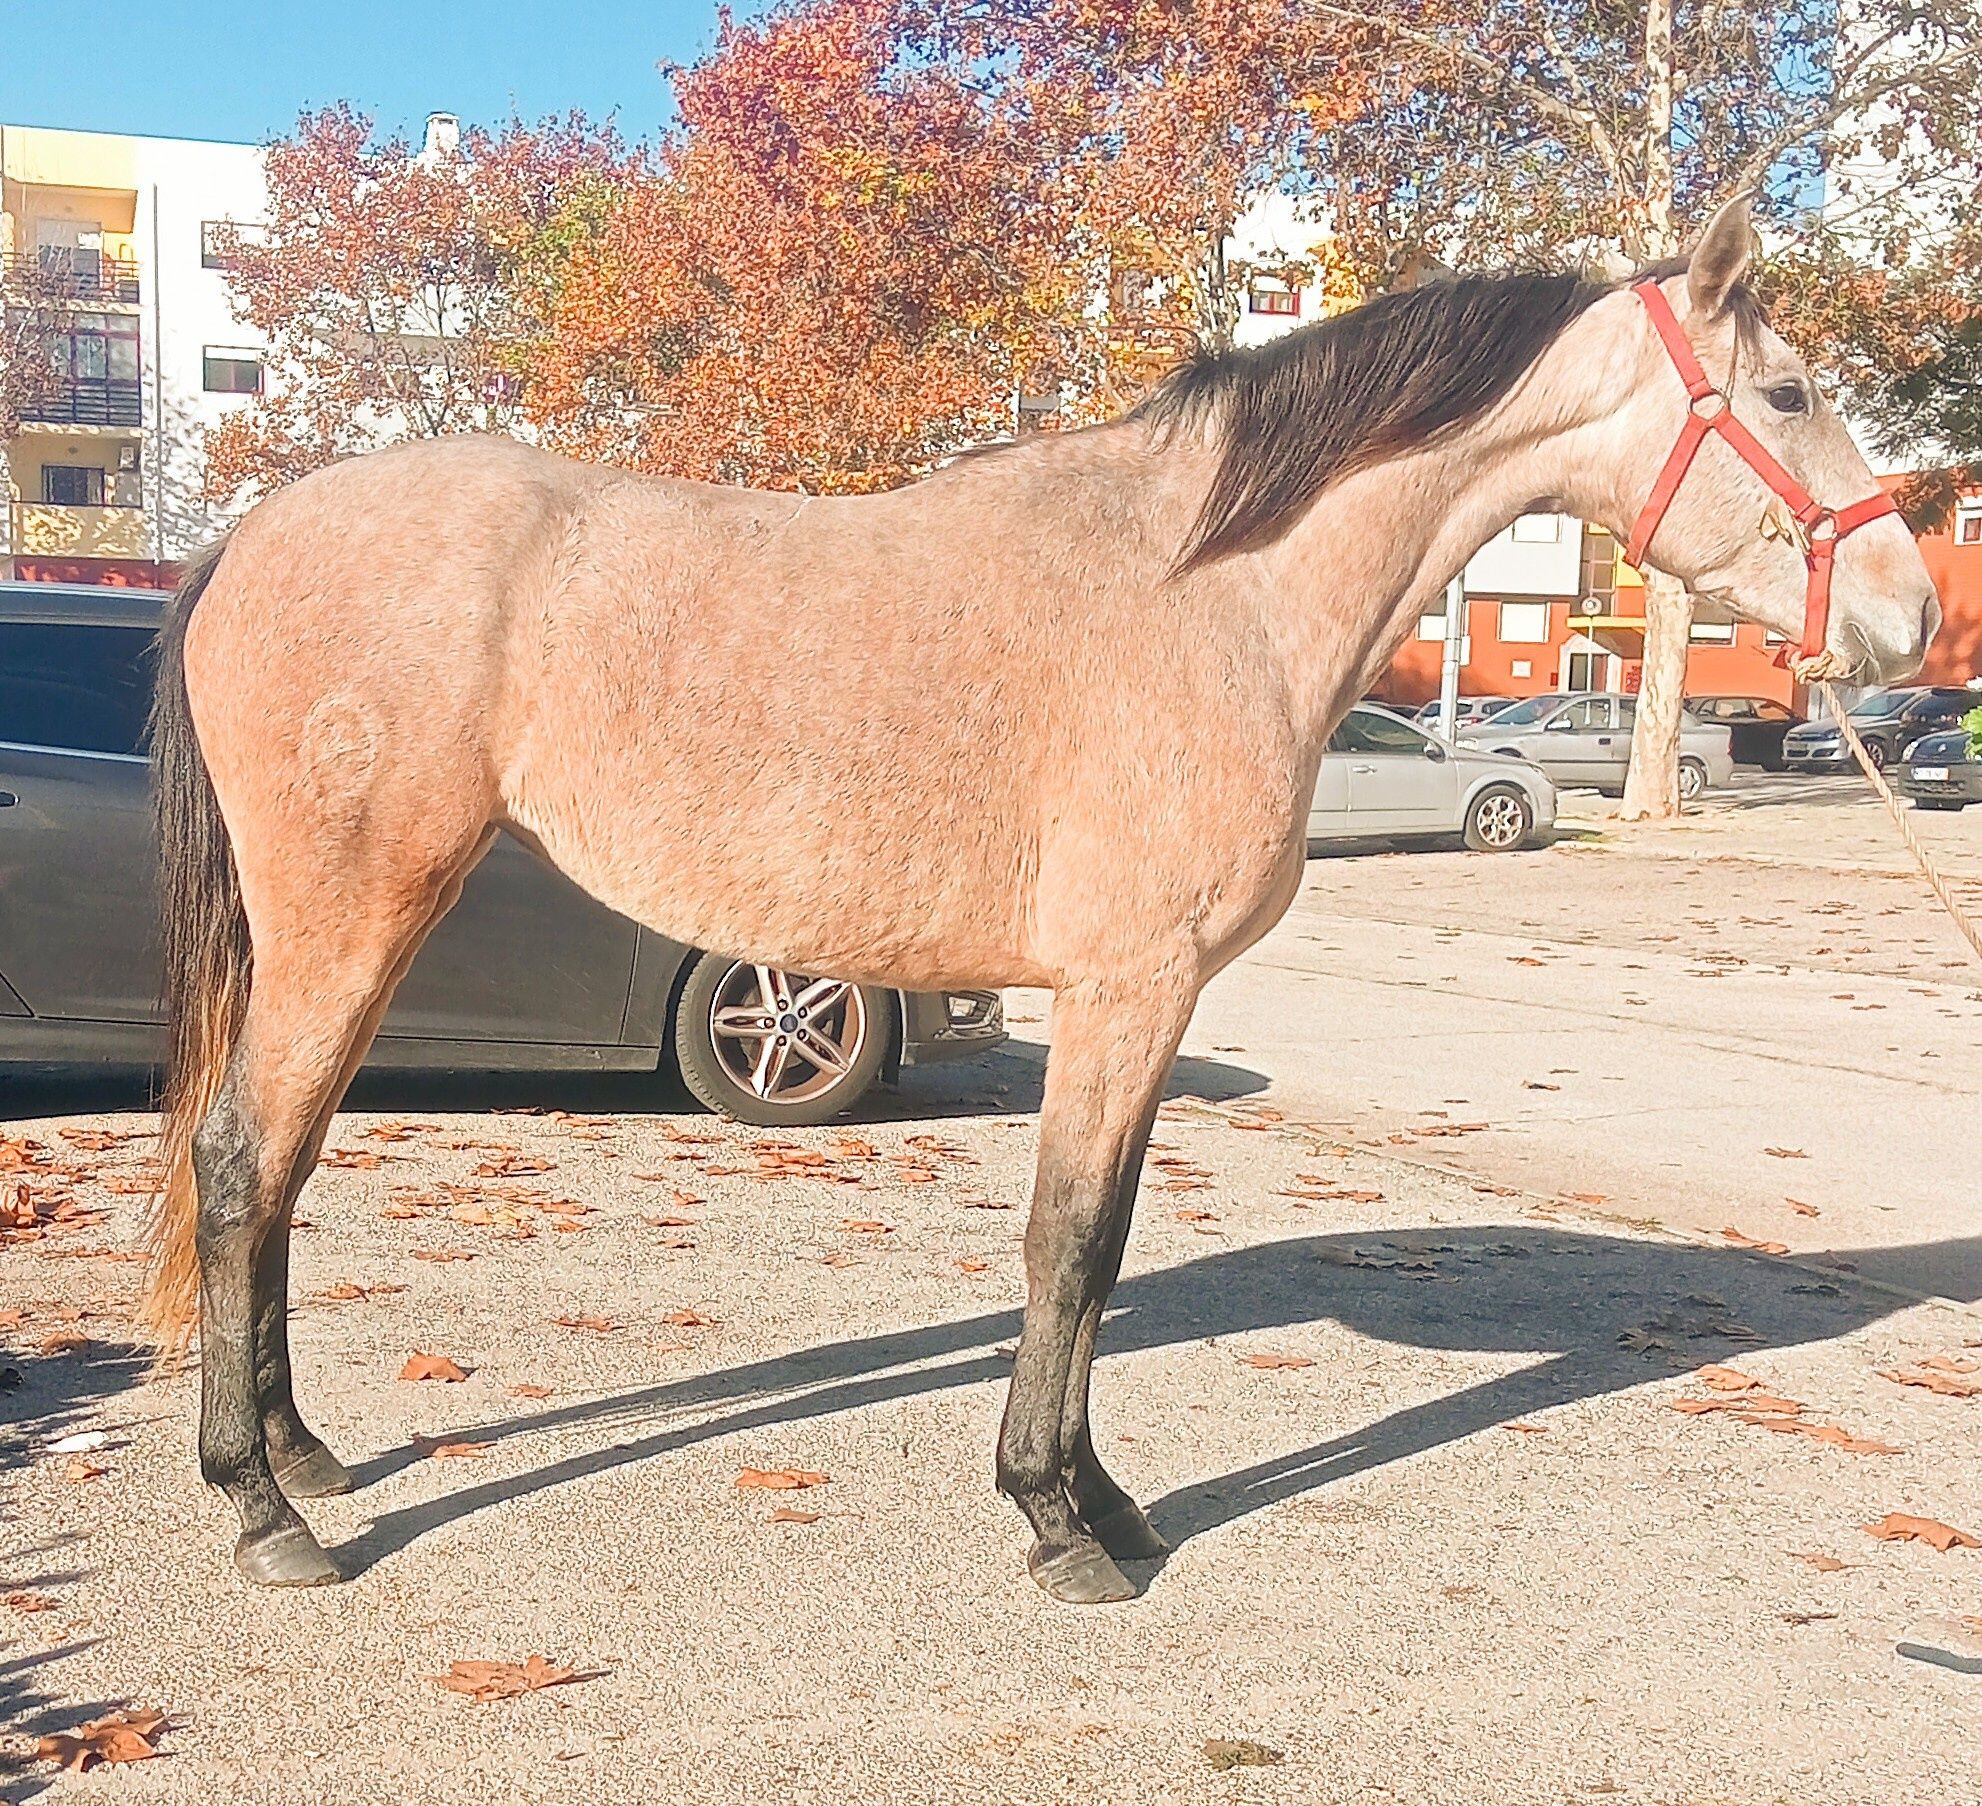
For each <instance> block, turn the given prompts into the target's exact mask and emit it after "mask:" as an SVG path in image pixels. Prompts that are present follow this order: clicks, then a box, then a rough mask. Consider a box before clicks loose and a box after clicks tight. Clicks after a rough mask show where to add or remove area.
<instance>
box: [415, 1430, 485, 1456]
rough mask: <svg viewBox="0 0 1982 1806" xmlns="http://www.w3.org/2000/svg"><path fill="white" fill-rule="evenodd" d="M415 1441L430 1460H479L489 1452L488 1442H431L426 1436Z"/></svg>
mask: <svg viewBox="0 0 1982 1806" xmlns="http://www.w3.org/2000/svg"><path fill="white" fill-rule="evenodd" d="M413 1442H414V1446H415V1447H416V1448H418V1449H419V1451H420V1453H421V1454H422V1455H423V1456H425V1457H426V1459H427V1460H429V1461H477V1460H479V1459H480V1458H481V1457H482V1456H484V1455H486V1454H487V1453H488V1452H489V1445H488V1444H487V1443H486V1442H429V1441H428V1440H427V1439H426V1438H425V1437H424V1436H416V1437H414V1439H413Z"/></svg>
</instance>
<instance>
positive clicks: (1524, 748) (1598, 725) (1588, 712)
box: [1459, 695, 1734, 802]
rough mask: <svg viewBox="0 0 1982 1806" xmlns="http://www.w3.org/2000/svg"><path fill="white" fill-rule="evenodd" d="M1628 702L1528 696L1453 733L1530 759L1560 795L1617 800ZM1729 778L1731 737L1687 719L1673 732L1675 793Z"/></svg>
mask: <svg viewBox="0 0 1982 1806" xmlns="http://www.w3.org/2000/svg"><path fill="white" fill-rule="evenodd" d="M1637 717H1638V699H1637V697H1635V696H1622V695H1608V696H1605V695H1598V696H1530V697H1528V698H1527V700H1526V701H1524V702H1517V703H1516V704H1515V705H1514V706H1513V707H1512V708H1509V709H1502V710H1501V711H1500V713H1499V714H1498V715H1496V716H1494V717H1493V719H1492V720H1491V721H1483V722H1480V723H1479V724H1478V725H1477V726H1474V727H1462V728H1461V729H1460V730H1459V742H1460V744H1461V745H1462V746H1467V747H1472V748H1475V749H1476V750H1478V751H1480V752H1484V753H1493V754H1496V755H1503V756H1505V755H1512V756H1514V757H1517V758H1523V759H1529V760H1532V761H1533V762H1534V763H1535V764H1537V765H1539V766H1540V767H1541V768H1542V770H1544V771H1545V772H1547V773H1548V775H1549V776H1550V777H1551V778H1553V779H1554V780H1555V781H1556V783H1558V784H1560V785H1561V786H1562V787H1563V788H1564V789H1565V790H1574V789H1594V790H1601V791H1602V792H1603V793H1604V795H1606V796H1622V795H1623V794H1624V773H1625V770H1626V768H1627V767H1628V766H1629V765H1630V763H1631V731H1632V728H1633V727H1634V726H1635V725H1636V723H1637ZM1733 775H1734V753H1733V745H1732V741H1731V738H1730V736H1729V734H1728V731H1727V729H1726V728H1724V727H1709V726H1708V725H1707V724H1706V723H1705V722H1704V721H1700V720H1697V719H1695V717H1693V716H1692V715H1685V716H1682V718H1681V720H1680V726H1679V794H1680V796H1681V797H1682V798H1684V799H1685V800H1687V801H1689V802H1690V801H1691V800H1692V799H1693V798H1694V797H1696V796H1699V795H1700V794H1701V793H1702V792H1703V791H1705V790H1706V789H1707V788H1708V787H1709V786H1711V785H1717V784H1725V783H1727V782H1728V780H1729V779H1730V778H1732V777H1733Z"/></svg>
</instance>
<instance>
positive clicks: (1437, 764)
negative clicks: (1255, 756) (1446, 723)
mask: <svg viewBox="0 0 1982 1806" xmlns="http://www.w3.org/2000/svg"><path fill="white" fill-rule="evenodd" d="M1554 825H1555V786H1554V785H1553V784H1551V783H1550V782H1549V781H1548V779H1547V777H1546V776H1545V775H1544V774H1543V773H1541V772H1540V771H1537V770H1536V769H1535V767H1534V766H1532V765H1530V764H1528V763H1527V762H1526V761H1525V760H1518V761H1517V760H1507V759H1496V758H1490V757H1488V756H1487V755H1485V754H1483V753H1476V752H1471V751H1469V750H1467V749H1466V748H1465V747H1461V746H1454V745H1453V744H1452V743H1451V742H1450V741H1447V740H1441V739H1439V738H1438V737H1437V736H1436V735H1433V734H1428V733H1426V732H1425V731H1424V730H1423V729H1422V728H1420V727H1418V726H1417V725H1416V724H1415V723H1413V722H1409V721H1405V720H1403V719H1401V718H1400V717H1399V716H1396V715H1393V714H1391V713H1390V711H1389V710H1388V709H1381V708H1376V707H1374V706H1373V705H1371V704H1369V703H1358V704H1357V705H1356V706H1355V707H1354V708H1353V709H1351V710H1350V711H1349V713H1348V714H1347V715H1345V716H1344V717H1343V718H1342V722H1341V724H1340V725H1339V726H1338V727H1337V728H1336V730H1335V732H1334V733H1333V734H1331V735H1330V736H1329V740H1328V747H1327V750H1326V751H1325V752H1323V754H1322V758H1321V772H1320V775H1319V776H1318V777H1317V778H1316V780H1315V787H1314V804H1313V806H1312V807H1311V808H1310V810H1309V811H1308V840H1309V843H1310V844H1313V843H1315V842H1317V841H1356V840H1413V839H1424V838H1431V837H1439V836H1448V835H1454V834H1456V835H1458V836H1459V837H1460V838H1461V839H1462V840H1464V841H1465V843H1466V845H1467V846H1469V847H1471V848H1472V849H1473V851H1474V852H1476V853H1511V852H1513V851H1514V850H1515V849H1516V848H1518V847H1522V846H1525V845H1527V844H1528V843H1529V842H1530V841H1531V840H1533V839H1534V838H1535V837H1536V836H1537V835H1538V834H1543V833H1546V832H1547V831H1548V830H1549V829H1550V828H1552V827H1553V826H1554Z"/></svg>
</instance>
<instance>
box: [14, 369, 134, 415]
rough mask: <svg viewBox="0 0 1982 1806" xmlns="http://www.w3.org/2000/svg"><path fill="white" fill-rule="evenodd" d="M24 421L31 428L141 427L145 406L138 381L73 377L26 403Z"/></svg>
mask: <svg viewBox="0 0 1982 1806" xmlns="http://www.w3.org/2000/svg"><path fill="white" fill-rule="evenodd" d="M21 418H22V420H23V421H25V422H26V423H27V424H28V425H30V426H141V425H142V424H143V423H144V403H143V398H142V396H141V394H140V393H139V388H138V381H137V378H136V377H115V376H95V377H90V376H72V377H68V378H57V379H56V380H55V381H54V382H53V383H51V384H50V385H49V387H48V389H47V391H46V392H45V393H44V394H42V395H41V396H40V397H39V398H37V399H34V400H30V401H27V402H24V403H23V404H22V407H21Z"/></svg>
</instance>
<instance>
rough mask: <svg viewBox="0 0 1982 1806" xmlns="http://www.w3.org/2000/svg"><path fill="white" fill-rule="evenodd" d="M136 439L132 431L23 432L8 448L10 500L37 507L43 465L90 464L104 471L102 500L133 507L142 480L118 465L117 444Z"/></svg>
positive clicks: (139, 495)
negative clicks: (89, 432) (101, 432)
mask: <svg viewBox="0 0 1982 1806" xmlns="http://www.w3.org/2000/svg"><path fill="white" fill-rule="evenodd" d="M137 442H138V435H137V433H136V432H135V431H131V432H127V433H123V434H117V435H113V434H109V433H104V434H81V433H78V434H74V435H71V434H67V433H51V432H28V433H23V434H21V436H20V437H19V438H18V439H16V440H15V441H14V442H13V443H12V444H11V445H9V446H8V448H7V466H8V473H9V481H8V490H9V499H10V500H12V501H15V502H20V503H25V504H32V505H34V506H36V507H39V506H40V505H41V467H42V466H43V465H44V464H84V465H92V464H93V465H95V466H96V468H97V469H99V470H101V471H102V472H103V473H104V478H103V494H104V498H105V500H106V501H115V502H118V503H121V504H126V505H129V506H132V507H136V506H138V505H139V504H140V503H141V502H142V501H143V494H142V485H141V479H140V477H139V473H138V472H137V471H135V470H119V469H118V468H117V447H118V446H119V444H126V445H135V444H136V443H137Z"/></svg>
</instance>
